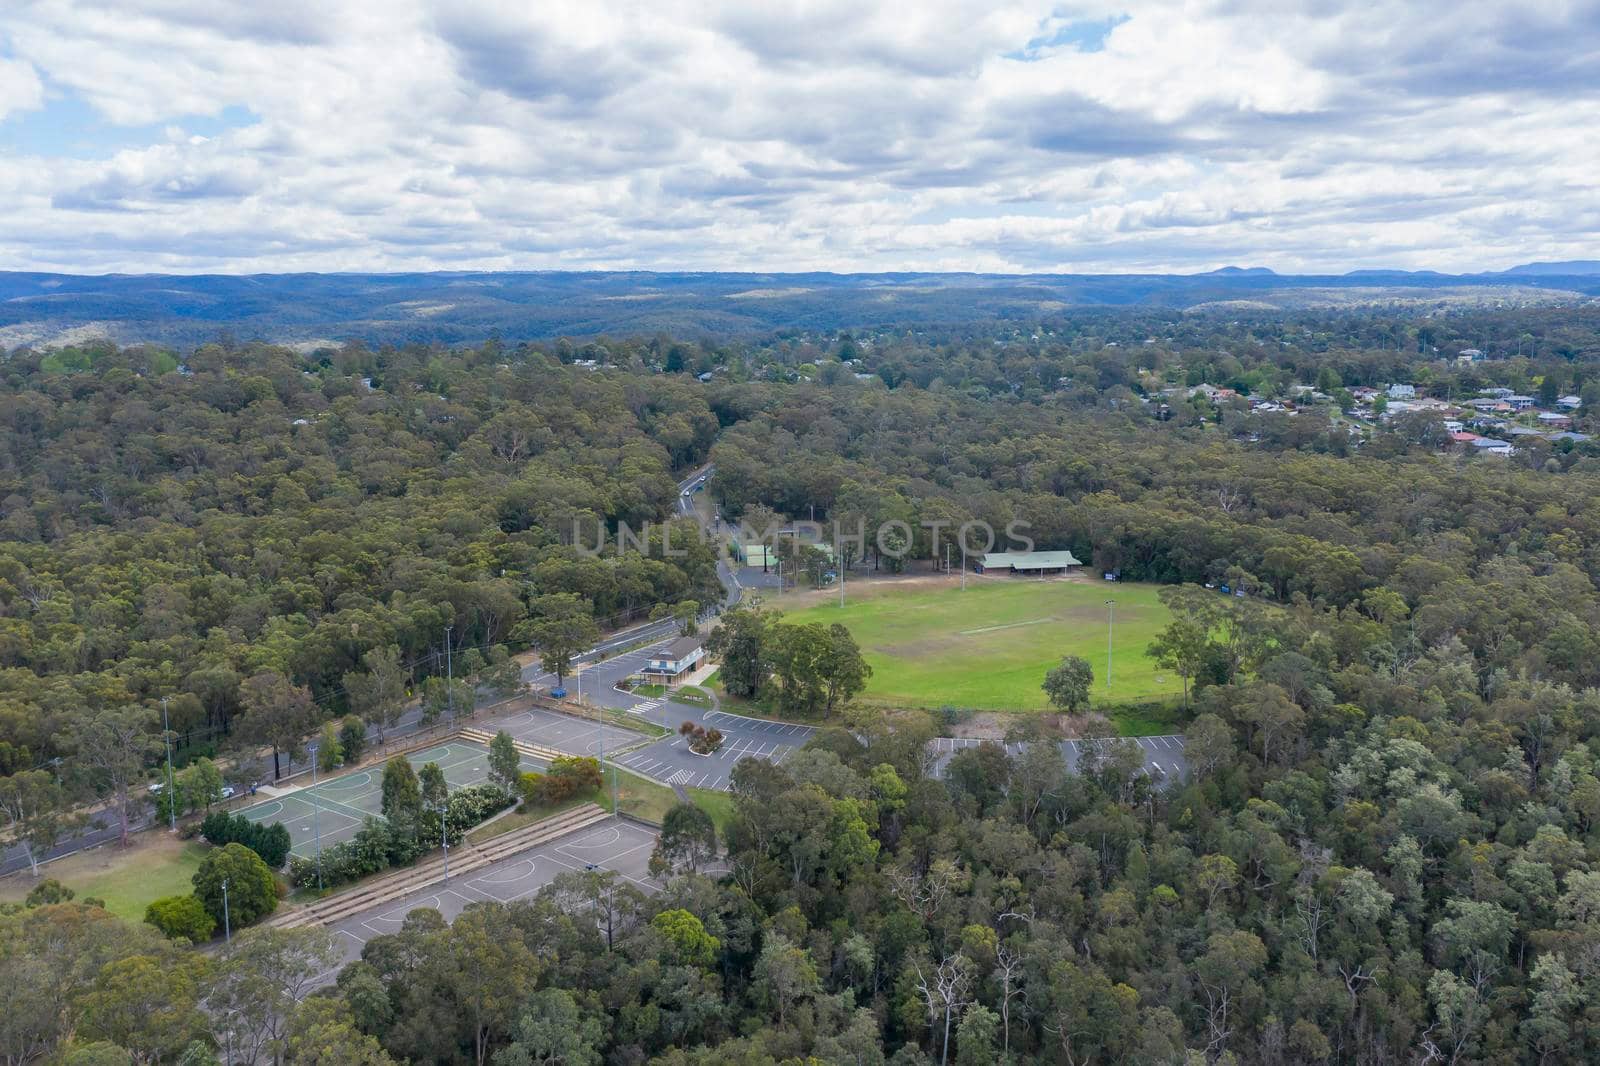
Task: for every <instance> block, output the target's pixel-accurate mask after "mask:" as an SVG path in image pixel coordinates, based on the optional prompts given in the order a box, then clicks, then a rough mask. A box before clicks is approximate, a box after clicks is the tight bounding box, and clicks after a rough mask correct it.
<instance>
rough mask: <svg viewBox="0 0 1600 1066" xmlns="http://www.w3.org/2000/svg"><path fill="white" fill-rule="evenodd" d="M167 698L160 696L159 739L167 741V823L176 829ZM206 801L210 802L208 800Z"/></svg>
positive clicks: (170, 731)
mask: <svg viewBox="0 0 1600 1066" xmlns="http://www.w3.org/2000/svg"><path fill="white" fill-rule="evenodd" d="M167 699H168V697H166V696H162V697H161V739H162V740H164V741H166V742H167V825H168V826H169V827H170V828H171V829H172V831H173V832H174V833H176V832H177V831H178V793H177V790H176V789H175V788H174V787H173V780H172V730H171V728H169V727H168V726H167ZM207 802H210V801H209V800H208V801H207Z"/></svg>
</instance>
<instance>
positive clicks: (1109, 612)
mask: <svg viewBox="0 0 1600 1066" xmlns="http://www.w3.org/2000/svg"><path fill="white" fill-rule="evenodd" d="M1116 614H1117V601H1116V600H1107V601H1106V691H1107V692H1110V691H1111V630H1112V623H1113V620H1114V619H1115V618H1116Z"/></svg>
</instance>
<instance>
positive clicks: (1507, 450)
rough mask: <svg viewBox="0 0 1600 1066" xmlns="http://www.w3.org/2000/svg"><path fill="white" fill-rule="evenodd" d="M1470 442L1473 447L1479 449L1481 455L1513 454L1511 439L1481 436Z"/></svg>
mask: <svg viewBox="0 0 1600 1066" xmlns="http://www.w3.org/2000/svg"><path fill="white" fill-rule="evenodd" d="M1469 443H1470V444H1471V445H1472V447H1474V448H1476V449H1478V454H1479V455H1510V454H1511V442H1510V441H1504V440H1495V439H1494V438H1493V437H1479V438H1478V439H1477V440H1475V441H1470V442H1469Z"/></svg>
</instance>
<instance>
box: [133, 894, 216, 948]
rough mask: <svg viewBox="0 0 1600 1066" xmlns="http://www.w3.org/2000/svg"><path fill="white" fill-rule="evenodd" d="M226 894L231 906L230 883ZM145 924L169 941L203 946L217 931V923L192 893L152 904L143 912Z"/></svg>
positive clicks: (169, 897) (164, 898)
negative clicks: (159, 932) (186, 941)
mask: <svg viewBox="0 0 1600 1066" xmlns="http://www.w3.org/2000/svg"><path fill="white" fill-rule="evenodd" d="M228 892H229V900H228V902H229V904H230V905H231V904H232V902H233V900H232V892H233V885H232V884H229V886H228ZM144 921H145V924H146V925H152V926H155V928H156V929H158V930H160V931H161V933H162V934H163V935H165V936H166V937H167V938H168V939H169V940H177V939H179V938H183V939H186V940H188V941H190V942H191V943H195V944H203V943H205V942H206V941H207V940H210V939H211V937H212V934H214V933H215V932H216V931H217V920H216V919H215V918H213V917H211V915H210V913H209V912H207V911H206V908H205V904H203V903H201V902H200V900H199V899H198V898H196V897H195V895H194V894H193V893H190V894H189V895H187V896H164V897H162V898H161V899H158V900H156V901H154V902H153V903H151V904H150V906H148V907H146V908H145V909H144Z"/></svg>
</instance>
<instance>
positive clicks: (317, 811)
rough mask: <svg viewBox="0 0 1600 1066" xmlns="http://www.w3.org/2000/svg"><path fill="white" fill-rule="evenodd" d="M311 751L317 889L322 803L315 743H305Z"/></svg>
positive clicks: (319, 865) (312, 830) (312, 815)
mask: <svg viewBox="0 0 1600 1066" xmlns="http://www.w3.org/2000/svg"><path fill="white" fill-rule="evenodd" d="M306 747H307V748H308V749H309V750H310V752H311V832H312V835H313V836H314V837H315V838H316V841H317V891H318V892H321V891H322V890H323V889H322V804H320V803H318V802H317V799H316V796H317V745H316V744H315V743H314V742H313V743H311V744H308V745H306Z"/></svg>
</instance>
